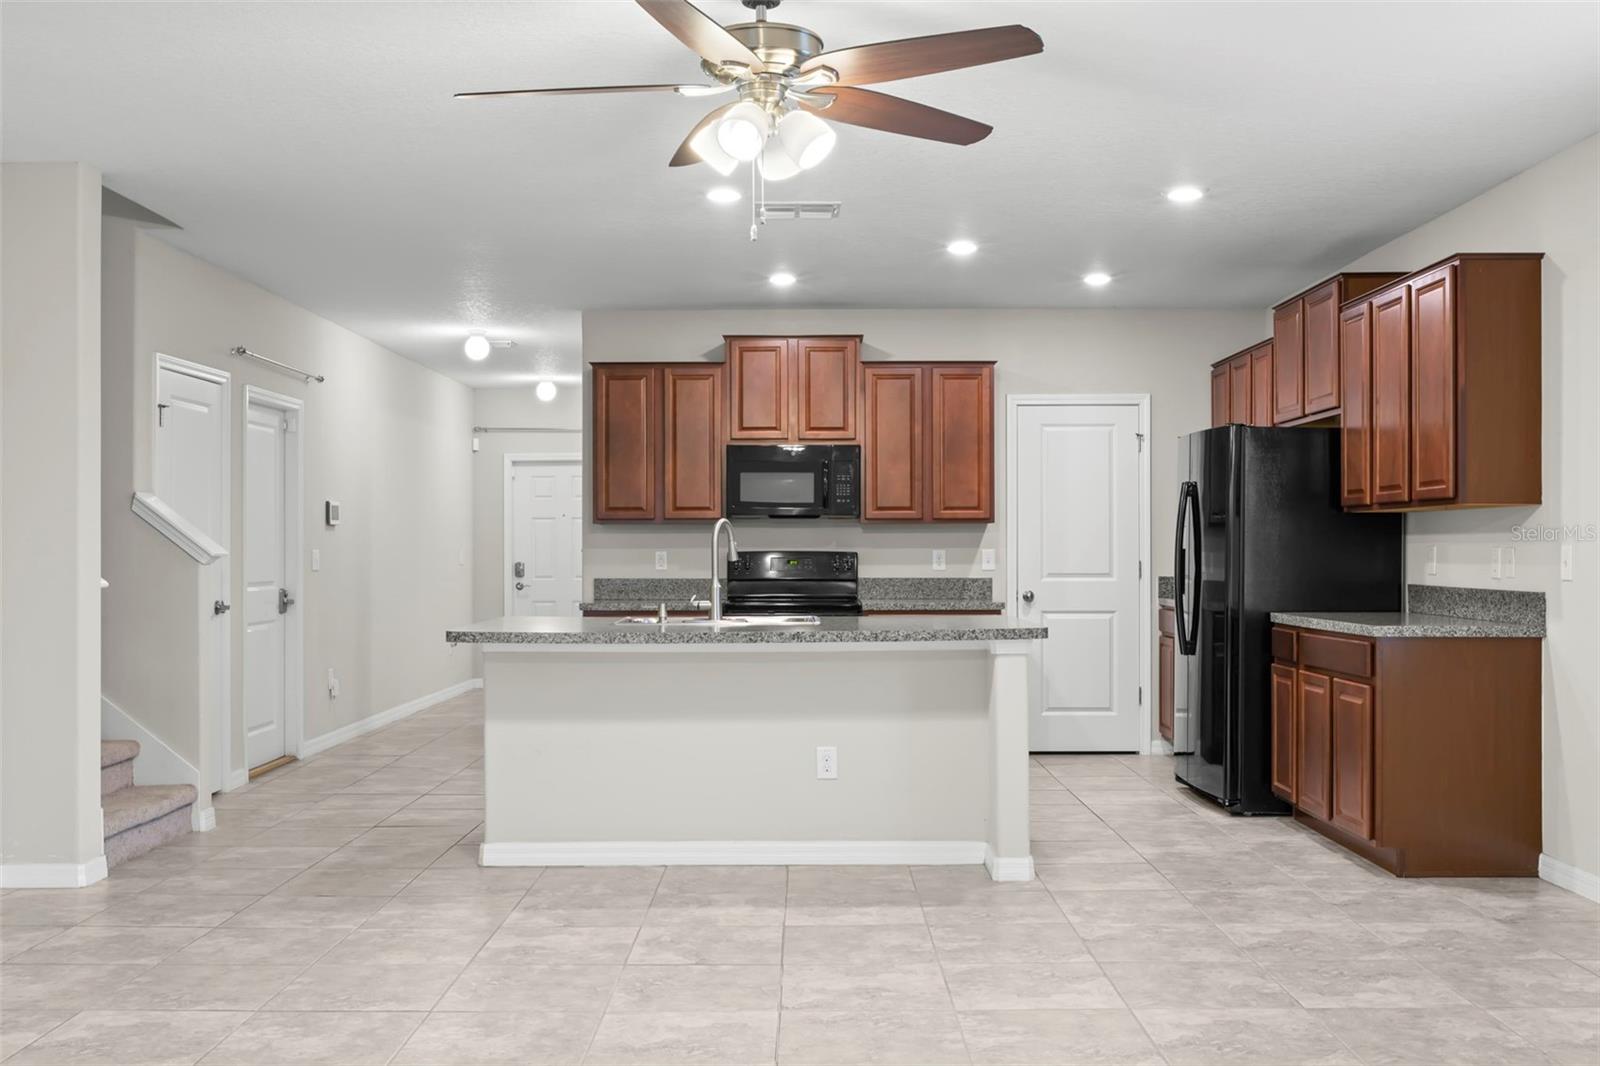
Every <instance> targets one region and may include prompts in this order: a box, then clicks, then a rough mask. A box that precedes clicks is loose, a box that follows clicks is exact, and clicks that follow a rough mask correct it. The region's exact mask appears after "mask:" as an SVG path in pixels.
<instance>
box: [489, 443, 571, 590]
mask: <svg viewBox="0 0 1600 1066" xmlns="http://www.w3.org/2000/svg"><path fill="white" fill-rule="evenodd" d="M509 495H510V499H511V522H510V527H511V536H510V540H509V541H508V544H509V547H510V558H509V559H508V560H507V562H508V565H507V567H506V570H507V575H506V582H507V590H506V592H507V595H506V602H507V603H509V604H510V605H511V613H512V614H532V615H559V616H567V617H576V616H577V614H578V604H579V603H580V602H581V601H582V599H583V466H582V464H580V463H539V462H518V463H513V464H512V465H511V491H510V494H509Z"/></svg>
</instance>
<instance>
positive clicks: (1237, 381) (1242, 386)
mask: <svg viewBox="0 0 1600 1066" xmlns="http://www.w3.org/2000/svg"><path fill="white" fill-rule="evenodd" d="M1250 398H1251V390H1250V353H1249V352H1244V353H1242V354H1240V355H1236V356H1234V357H1233V358H1232V359H1229V360H1228V421H1230V422H1240V423H1243V424H1244V425H1247V426H1248V425H1254V420H1253V419H1252V418H1251V416H1252V415H1253V414H1254V413H1255V412H1254V411H1253V410H1252V409H1251V404H1250Z"/></svg>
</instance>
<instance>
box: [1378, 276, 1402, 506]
mask: <svg viewBox="0 0 1600 1066" xmlns="http://www.w3.org/2000/svg"><path fill="white" fill-rule="evenodd" d="M1368 307H1369V310H1368V314H1369V316H1370V317H1371V320H1372V325H1371V331H1372V332H1371V341H1372V502H1373V503H1406V502H1408V501H1409V500H1410V499H1411V291H1410V290H1409V289H1407V288H1406V287H1405V286H1404V285H1401V286H1399V287H1398V288H1396V289H1393V290H1390V291H1387V292H1384V293H1381V294H1379V295H1378V296H1377V297H1375V298H1374V299H1373V300H1372V302H1371V303H1370V304H1369V305H1368Z"/></svg>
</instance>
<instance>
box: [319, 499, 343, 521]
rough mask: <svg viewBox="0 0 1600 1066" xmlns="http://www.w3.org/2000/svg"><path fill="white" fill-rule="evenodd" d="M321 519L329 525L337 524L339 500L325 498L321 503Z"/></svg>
mask: <svg viewBox="0 0 1600 1066" xmlns="http://www.w3.org/2000/svg"><path fill="white" fill-rule="evenodd" d="M322 511H323V520H324V521H325V522H327V523H328V525H330V526H336V525H338V524H339V501H338V500H325V501H323V504H322Z"/></svg>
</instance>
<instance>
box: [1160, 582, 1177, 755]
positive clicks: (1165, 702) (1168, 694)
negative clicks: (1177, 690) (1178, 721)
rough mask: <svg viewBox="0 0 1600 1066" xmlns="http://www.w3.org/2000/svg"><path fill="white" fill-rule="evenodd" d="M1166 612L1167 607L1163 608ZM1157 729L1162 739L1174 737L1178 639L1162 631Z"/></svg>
mask: <svg viewBox="0 0 1600 1066" xmlns="http://www.w3.org/2000/svg"><path fill="white" fill-rule="evenodd" d="M1162 611H1163V612H1165V611H1166V608H1162ZM1156 647H1157V656H1156V661H1157V664H1158V666H1157V671H1156V678H1157V683H1156V692H1157V696H1156V699H1157V703H1156V729H1157V731H1158V732H1160V734H1161V739H1163V740H1168V741H1170V740H1171V739H1172V718H1173V714H1172V710H1173V691H1172V685H1173V670H1174V667H1175V664H1176V662H1177V640H1176V639H1175V638H1173V637H1171V636H1168V635H1167V634H1166V633H1162V634H1161V635H1160V636H1159V637H1158V638H1157V640H1156Z"/></svg>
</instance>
